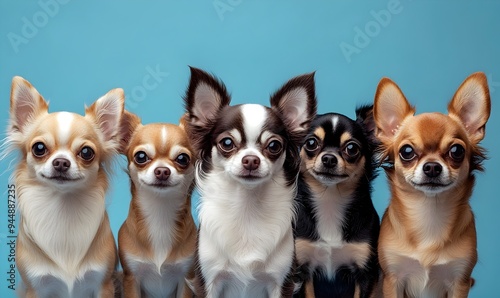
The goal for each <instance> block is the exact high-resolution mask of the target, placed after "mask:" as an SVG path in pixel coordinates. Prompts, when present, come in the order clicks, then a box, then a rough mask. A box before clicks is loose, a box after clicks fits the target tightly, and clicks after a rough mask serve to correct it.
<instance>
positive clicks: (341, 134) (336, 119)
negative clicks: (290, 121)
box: [310, 113, 361, 147]
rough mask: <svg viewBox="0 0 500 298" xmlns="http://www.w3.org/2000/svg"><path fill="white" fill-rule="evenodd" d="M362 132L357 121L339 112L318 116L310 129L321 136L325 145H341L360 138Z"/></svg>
mask: <svg viewBox="0 0 500 298" xmlns="http://www.w3.org/2000/svg"><path fill="white" fill-rule="evenodd" d="M360 133H361V131H360V128H359V126H358V125H357V124H356V122H355V121H353V120H351V119H349V118H348V117H346V116H344V115H342V114H337V113H329V114H324V115H319V116H317V117H316V119H315V120H314V121H313V122H312V125H311V129H310V134H311V135H315V136H316V137H317V138H319V139H320V140H321V141H322V143H323V146H324V147H325V146H328V147H340V146H341V145H342V144H343V143H344V142H346V141H347V140H349V139H352V138H360V136H359V134H360Z"/></svg>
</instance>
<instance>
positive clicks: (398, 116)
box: [373, 78, 415, 142]
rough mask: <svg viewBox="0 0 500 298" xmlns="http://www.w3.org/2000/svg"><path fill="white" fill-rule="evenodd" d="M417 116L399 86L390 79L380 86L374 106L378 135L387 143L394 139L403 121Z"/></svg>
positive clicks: (386, 79)
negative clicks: (414, 115)
mask: <svg viewBox="0 0 500 298" xmlns="http://www.w3.org/2000/svg"><path fill="white" fill-rule="evenodd" d="M413 114H415V108H414V107H413V106H411V105H410V103H409V102H408V101H407V100H406V98H405V96H404V94H403V92H402V91H401V89H399V87H398V85H396V83H394V82H393V81H391V79H389V78H383V79H382V80H381V81H380V83H379V84H378V87H377V91H376V93H375V103H374V106H373V117H374V120H375V124H376V129H375V131H376V135H377V137H378V138H380V140H381V141H383V142H385V141H387V140H390V139H392V138H393V137H394V135H395V134H396V132H397V131H398V128H399V126H400V125H401V123H402V122H403V120H404V119H405V118H406V117H408V116H412V115H413Z"/></svg>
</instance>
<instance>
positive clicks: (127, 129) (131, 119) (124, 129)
mask: <svg viewBox="0 0 500 298" xmlns="http://www.w3.org/2000/svg"><path fill="white" fill-rule="evenodd" d="M139 125H141V118H139V117H138V116H137V115H135V114H133V113H130V112H129V111H127V110H124V111H123V115H122V119H121V121H120V148H119V149H118V152H120V153H121V154H125V155H126V154H127V149H128V146H129V143H130V140H131V139H132V135H133V134H134V131H135V130H136V129H137V127H138V126H139Z"/></svg>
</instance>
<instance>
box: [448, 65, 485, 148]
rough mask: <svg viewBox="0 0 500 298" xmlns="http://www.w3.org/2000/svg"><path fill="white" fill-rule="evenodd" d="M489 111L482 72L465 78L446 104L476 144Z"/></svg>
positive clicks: (482, 136) (481, 136)
mask: <svg viewBox="0 0 500 298" xmlns="http://www.w3.org/2000/svg"><path fill="white" fill-rule="evenodd" d="M490 112H491V101H490V92H489V89H488V81H487V79H486V76H485V75H484V73H482V72H476V73H474V74H472V75H470V76H469V77H468V78H467V79H465V81H464V82H463V83H462V85H460V87H459V88H458V90H457V92H456V93H455V95H454V96H453V99H452V100H451V101H450V103H449V104H448V113H449V115H450V116H451V117H455V118H456V119H457V120H458V121H459V122H462V123H463V125H464V126H465V129H466V130H467V133H468V134H469V138H470V139H471V141H472V142H473V143H476V144H477V143H479V141H481V140H482V139H483V138H484V134H485V128H486V122H487V121H488V118H489V117H490Z"/></svg>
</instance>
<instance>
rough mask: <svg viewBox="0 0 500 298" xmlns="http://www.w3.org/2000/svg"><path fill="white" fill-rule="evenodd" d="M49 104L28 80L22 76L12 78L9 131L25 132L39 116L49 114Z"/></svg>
mask: <svg viewBox="0 0 500 298" xmlns="http://www.w3.org/2000/svg"><path fill="white" fill-rule="evenodd" d="M48 110H49V104H48V102H46V101H45V100H44V99H43V97H42V96H41V95H40V93H38V91H37V90H36V89H35V87H33V85H31V84H30V83H29V82H28V81H26V80H25V79H23V78H21V77H18V76H16V77H14V78H13V79H12V87H11V91H10V123H9V132H10V133H15V132H20V133H22V132H24V129H25V128H26V126H27V125H28V124H30V123H32V122H33V120H35V119H36V118H37V117H38V116H40V115H42V114H47V113H48Z"/></svg>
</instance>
